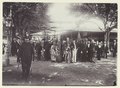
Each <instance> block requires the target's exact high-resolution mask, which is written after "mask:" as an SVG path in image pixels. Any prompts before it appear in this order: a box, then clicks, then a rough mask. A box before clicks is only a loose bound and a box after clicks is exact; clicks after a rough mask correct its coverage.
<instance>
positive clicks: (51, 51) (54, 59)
mask: <svg viewBox="0 0 120 88" xmlns="http://www.w3.org/2000/svg"><path fill="white" fill-rule="evenodd" d="M56 50H57V49H56V43H55V42H53V45H52V46H51V49H50V53H51V61H56Z"/></svg>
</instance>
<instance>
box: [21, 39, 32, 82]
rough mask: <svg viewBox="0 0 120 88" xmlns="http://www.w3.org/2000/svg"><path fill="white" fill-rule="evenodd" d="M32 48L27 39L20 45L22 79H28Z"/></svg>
mask: <svg viewBox="0 0 120 88" xmlns="http://www.w3.org/2000/svg"><path fill="white" fill-rule="evenodd" d="M33 53H34V51H33V47H32V44H31V43H30V41H29V38H26V39H25V41H24V42H23V43H22V45H21V48H20V56H21V64H22V77H23V78H24V79H25V80H27V79H28V77H29V72H30V67H31V62H32V57H33Z"/></svg>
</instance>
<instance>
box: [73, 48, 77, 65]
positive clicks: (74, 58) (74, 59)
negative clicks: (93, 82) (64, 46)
mask: <svg viewBox="0 0 120 88" xmlns="http://www.w3.org/2000/svg"><path fill="white" fill-rule="evenodd" d="M76 56H77V50H76V49H73V51H72V62H73V63H74V62H76Z"/></svg>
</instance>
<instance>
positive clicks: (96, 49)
mask: <svg viewBox="0 0 120 88" xmlns="http://www.w3.org/2000/svg"><path fill="white" fill-rule="evenodd" d="M29 42H30V44H31V45H32V48H33V60H38V61H41V60H44V61H48V60H51V61H52V62H62V61H65V62H67V63H74V62H78V61H80V62H81V61H89V62H94V58H97V59H98V60H100V59H101V57H104V58H107V55H108V53H109V52H110V51H111V52H112V53H113V57H115V56H116V53H117V42H116V40H114V42H113V44H112V45H111V46H110V47H109V49H108V46H107V44H106V42H103V41H94V40H92V39H87V40H86V39H82V40H80V41H78V40H71V39H70V38H66V40H62V41H59V40H51V41H46V40H44V39H42V40H41V41H36V42H33V41H29ZM21 45H22V42H21V40H20V39H16V38H14V39H13V42H12V47H11V53H12V55H13V56H14V55H17V56H18V58H19V56H21V55H19V49H20V47H21ZM109 50H110V51H109ZM26 54H27V52H26ZM18 61H19V59H18Z"/></svg>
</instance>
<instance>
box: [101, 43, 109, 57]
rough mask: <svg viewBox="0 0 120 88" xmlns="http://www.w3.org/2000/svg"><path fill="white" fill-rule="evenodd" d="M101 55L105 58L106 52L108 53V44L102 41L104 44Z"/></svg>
mask: <svg viewBox="0 0 120 88" xmlns="http://www.w3.org/2000/svg"><path fill="white" fill-rule="evenodd" d="M102 49H103V56H104V58H107V53H108V46H107V44H106V43H105V42H104V45H103V48H102Z"/></svg>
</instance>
